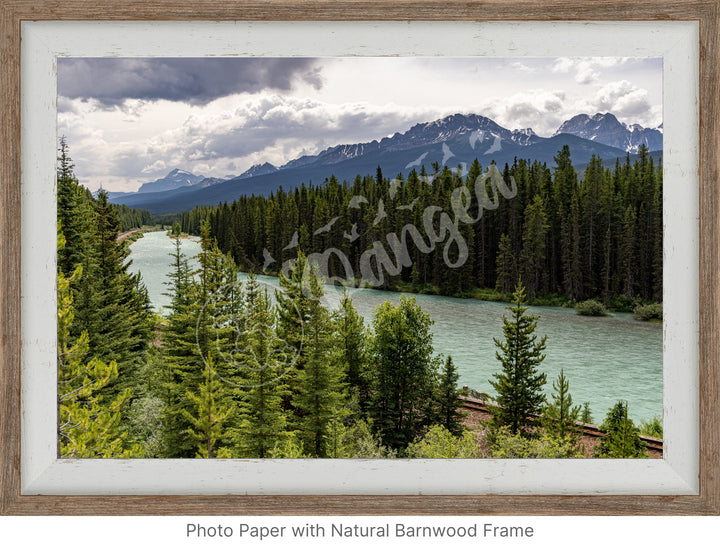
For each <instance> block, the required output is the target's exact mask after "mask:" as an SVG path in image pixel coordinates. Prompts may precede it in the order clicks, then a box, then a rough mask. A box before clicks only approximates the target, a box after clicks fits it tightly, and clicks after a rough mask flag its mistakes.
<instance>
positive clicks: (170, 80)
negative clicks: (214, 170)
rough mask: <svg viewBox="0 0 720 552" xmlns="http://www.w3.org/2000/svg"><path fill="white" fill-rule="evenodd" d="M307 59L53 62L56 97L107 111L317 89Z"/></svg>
mask: <svg viewBox="0 0 720 552" xmlns="http://www.w3.org/2000/svg"><path fill="white" fill-rule="evenodd" d="M315 61H316V60H315V59H313V58H59V59H58V95H59V96H65V97H67V98H81V99H90V98H94V99H96V100H98V101H99V102H100V103H102V104H104V105H107V106H115V105H121V104H122V103H123V101H125V100H126V99H135V100H170V101H181V102H187V103H189V104H206V103H208V102H211V101H213V100H215V99H217V98H221V97H223V96H227V95H229V94H234V93H241V92H259V91H261V90H265V89H271V90H280V91H286V90H290V89H292V88H293V85H294V83H296V82H298V81H302V82H306V83H308V84H310V85H311V86H313V87H315V88H316V89H320V88H321V87H322V76H321V74H320V67H318V66H316V63H315Z"/></svg>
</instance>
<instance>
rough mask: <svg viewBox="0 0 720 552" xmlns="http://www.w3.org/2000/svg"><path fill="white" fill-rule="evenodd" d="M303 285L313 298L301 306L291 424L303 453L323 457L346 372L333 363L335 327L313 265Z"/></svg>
mask: <svg viewBox="0 0 720 552" xmlns="http://www.w3.org/2000/svg"><path fill="white" fill-rule="evenodd" d="M303 286H304V288H305V293H306V294H307V295H308V296H309V298H312V299H311V300H308V301H307V302H306V303H305V305H304V307H303V318H304V322H303V331H304V339H303V343H302V352H301V355H300V356H301V357H302V360H303V366H302V369H301V370H298V371H297V372H296V374H295V375H296V379H295V385H296V386H297V387H296V393H295V394H294V396H293V397H292V401H291V403H292V407H293V409H294V420H295V421H294V422H293V424H294V427H295V428H296V429H297V431H298V435H299V437H300V440H301V442H302V443H303V447H304V450H305V452H306V453H308V454H310V455H311V456H313V457H317V458H322V457H325V456H327V452H328V448H327V447H328V437H329V435H330V424H331V422H332V420H333V418H334V417H335V415H336V412H338V411H339V410H341V408H342V407H343V405H344V402H345V383H344V381H345V374H344V373H343V371H342V367H341V366H339V365H338V364H337V362H336V360H337V337H336V335H335V334H334V329H335V328H334V326H333V323H332V319H331V317H330V312H329V311H328V309H327V308H326V307H324V306H323V305H322V304H321V303H320V300H319V299H320V297H322V294H323V291H322V285H321V284H320V280H319V276H318V273H317V270H316V269H315V268H314V267H311V268H310V269H309V271H308V273H306V276H305V282H304V283H303Z"/></svg>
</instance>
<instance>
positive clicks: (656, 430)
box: [639, 416, 663, 439]
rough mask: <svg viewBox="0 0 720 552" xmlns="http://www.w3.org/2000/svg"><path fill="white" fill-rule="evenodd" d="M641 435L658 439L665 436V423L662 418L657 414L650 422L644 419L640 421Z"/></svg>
mask: <svg viewBox="0 0 720 552" xmlns="http://www.w3.org/2000/svg"><path fill="white" fill-rule="evenodd" d="M639 429H640V435H647V436H648V437H655V438H656V439H662V438H663V424H662V419H661V418H658V417H657V416H655V417H654V418H653V419H652V420H650V421H649V422H648V421H647V420H643V421H642V422H640V428H639Z"/></svg>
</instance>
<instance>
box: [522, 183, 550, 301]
mask: <svg viewBox="0 0 720 552" xmlns="http://www.w3.org/2000/svg"><path fill="white" fill-rule="evenodd" d="M524 227H525V228H524V230H523V236H522V243H523V246H522V251H521V252H520V266H521V267H522V271H523V281H524V282H525V283H526V285H527V295H528V299H529V300H533V299H534V298H535V295H537V294H538V292H540V291H541V290H542V289H543V279H544V277H545V275H544V272H545V270H544V268H545V258H546V254H545V251H546V241H547V230H548V228H549V225H548V223H547V215H546V214H545V203H544V202H543V199H542V197H540V196H539V195H536V196H535V197H534V198H533V201H532V203H530V204H528V206H527V208H526V209H525V224H524Z"/></svg>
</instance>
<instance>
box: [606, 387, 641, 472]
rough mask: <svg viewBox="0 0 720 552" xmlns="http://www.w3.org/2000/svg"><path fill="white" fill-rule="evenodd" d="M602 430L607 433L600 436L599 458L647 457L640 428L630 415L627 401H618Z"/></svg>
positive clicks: (609, 412) (608, 414)
mask: <svg viewBox="0 0 720 552" xmlns="http://www.w3.org/2000/svg"><path fill="white" fill-rule="evenodd" d="M600 430H601V431H604V432H605V433H606V434H607V435H606V436H605V437H601V438H600V445H599V446H598V448H597V449H596V450H595V456H596V457H597V458H646V457H647V453H646V447H645V444H644V443H643V442H642V439H640V430H639V429H638V428H637V427H636V426H635V424H634V423H633V421H632V420H631V419H630V418H629V417H628V407H627V402H625V401H618V402H617V403H616V404H615V406H613V407H612V408H611V409H610V410H609V411H608V413H607V417H606V418H605V421H604V422H603V424H602V425H601V426H600Z"/></svg>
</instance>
